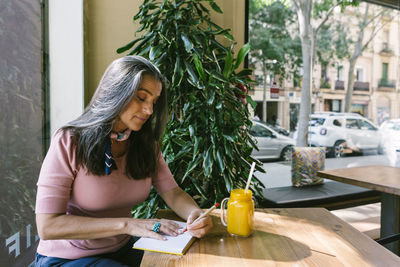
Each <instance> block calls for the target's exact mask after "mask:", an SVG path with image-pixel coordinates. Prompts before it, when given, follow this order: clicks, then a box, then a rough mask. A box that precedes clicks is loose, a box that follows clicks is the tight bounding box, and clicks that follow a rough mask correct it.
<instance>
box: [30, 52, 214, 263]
mask: <svg viewBox="0 0 400 267" xmlns="http://www.w3.org/2000/svg"><path fill="white" fill-rule="evenodd" d="M165 118H166V89H165V84H164V82H163V78H162V75H161V73H160V71H159V70H158V69H157V67H155V66H154V65H153V64H151V63H150V62H149V61H147V60H146V59H144V58H142V57H139V56H126V57H123V58H120V59H117V60H115V61H114V62H113V63H112V64H111V65H110V66H109V67H108V68H107V70H106V72H105V73H104V75H103V78H102V79H101V81H100V84H99V86H98V88H97V90H96V93H95V95H94V96H93V98H92V100H91V102H90V104H89V106H88V107H87V108H86V109H85V111H84V112H83V114H82V115H81V116H80V117H78V118H77V119H76V120H74V121H72V122H70V123H69V124H67V125H66V126H64V127H63V128H61V129H60V130H58V131H57V132H56V133H55V134H54V135H53V138H52V142H51V145H50V148H49V151H48V153H47V155H46V158H45V160H44V162H43V165H42V169H41V171H40V176H39V181H38V191H37V198H36V223H37V228H38V233H39V236H40V239H41V240H40V242H39V246H38V249H37V257H36V266H53V265H57V266H89V265H90V266H126V265H139V264H140V260H141V255H142V254H141V253H140V252H138V251H137V250H133V249H131V247H132V243H133V242H134V240H135V237H141V236H145V237H152V238H156V239H163V236H162V235H161V233H165V234H168V235H172V236H176V235H178V234H180V233H181V231H182V229H180V228H179V226H178V225H177V224H176V223H174V222H172V221H169V220H163V219H162V220H156V219H147V220H143V219H132V218H131V209H132V207H133V206H134V205H136V204H138V203H140V202H142V201H144V200H145V199H146V198H147V197H148V195H149V192H150V188H151V186H154V188H155V189H156V190H157V192H158V193H159V194H160V195H161V197H162V198H163V199H164V200H165V202H166V203H167V205H168V206H169V207H170V208H171V209H172V210H174V211H175V213H177V214H178V215H179V216H180V217H182V218H184V219H186V220H187V224H188V227H187V228H188V231H189V233H190V234H192V235H193V236H196V237H202V236H204V235H205V234H206V233H207V232H208V231H209V230H210V228H211V227H212V221H211V219H210V218H209V217H205V218H204V219H201V220H200V221H199V222H196V223H192V222H193V221H194V220H195V219H196V218H197V217H199V216H200V215H201V213H202V211H201V209H200V208H199V207H198V206H197V205H196V203H195V202H194V201H193V200H192V198H190V196H189V195H188V194H186V193H185V192H184V191H183V190H182V189H180V188H179V187H178V185H177V184H176V182H175V180H174V179H173V177H172V174H171V172H170V170H169V169H168V166H167V164H166V163H165V161H164V159H163V157H162V154H161V152H160V138H161V136H162V133H163V130H164V124H165ZM136 239H137V238H136ZM124 264H125V265H124Z"/></svg>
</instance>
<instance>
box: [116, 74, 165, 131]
mask: <svg viewBox="0 0 400 267" xmlns="http://www.w3.org/2000/svg"><path fill="white" fill-rule="evenodd" d="M161 90H162V84H161V82H159V81H158V80H156V79H154V78H153V77H152V76H150V75H148V74H144V75H143V77H142V81H141V83H140V85H139V88H138V89H137V91H136V93H135V95H134V96H133V98H132V100H131V102H130V103H129V104H128V105H127V106H126V108H125V109H124V110H123V111H122V112H121V114H119V118H120V120H118V121H117V122H116V123H115V124H114V127H113V130H114V131H116V132H120V131H124V130H125V129H127V128H129V129H131V130H133V131H139V130H140V129H141V128H142V126H143V124H144V123H145V122H146V121H147V120H148V119H149V117H150V116H151V114H153V105H155V104H156V102H157V100H158V98H159V97H160V94H161Z"/></svg>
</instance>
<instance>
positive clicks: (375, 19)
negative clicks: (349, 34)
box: [344, 4, 393, 112]
mask: <svg viewBox="0 0 400 267" xmlns="http://www.w3.org/2000/svg"><path fill="white" fill-rule="evenodd" d="M390 14H391V11H390V10H389V9H387V8H384V7H371V6H370V5H369V4H365V11H364V13H363V15H362V16H356V17H358V18H359V21H358V23H357V26H358V28H357V31H358V34H357V40H355V41H354V40H351V41H352V43H354V45H353V47H352V49H353V52H352V53H351V56H350V57H349V72H348V81H347V91H346V99H345V108H344V111H345V112H351V99H352V96H353V89H354V79H355V77H354V68H355V65H356V63H357V60H358V58H359V57H360V56H361V55H362V53H363V52H364V51H365V50H366V49H367V47H368V45H369V44H370V43H371V41H372V40H373V39H374V38H375V36H376V35H377V33H378V32H379V31H380V30H381V29H382V28H383V27H384V26H385V25H386V24H387V23H389V22H391V21H392V20H393V17H392V16H390ZM352 18H353V17H352ZM367 28H369V29H370V31H371V33H370V34H369V36H368V37H367V38H365V30H366V29H367Z"/></svg>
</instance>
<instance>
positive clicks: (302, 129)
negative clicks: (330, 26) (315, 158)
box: [292, 0, 358, 146]
mask: <svg viewBox="0 0 400 267" xmlns="http://www.w3.org/2000/svg"><path fill="white" fill-rule="evenodd" d="M292 3H293V6H294V8H295V10H296V13H297V18H298V23H299V32H300V40H301V48H302V58H303V84H302V89H301V103H300V112H299V126H298V134H297V140H296V144H297V146H306V145H307V133H308V121H309V115H310V111H311V90H312V87H311V86H312V71H313V65H314V60H315V51H316V49H315V47H316V40H317V36H318V33H319V31H320V29H321V27H323V26H324V25H325V23H326V22H327V21H328V19H329V17H330V16H331V14H332V12H333V10H334V9H335V7H337V6H340V7H341V8H342V9H343V8H345V7H346V6H348V5H357V4H358V2H357V1H351V0H349V1H346V0H320V1H313V0H292Z"/></svg>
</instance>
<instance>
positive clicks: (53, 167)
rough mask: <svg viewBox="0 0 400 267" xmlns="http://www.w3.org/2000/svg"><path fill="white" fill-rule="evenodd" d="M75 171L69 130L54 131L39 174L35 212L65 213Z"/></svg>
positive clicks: (73, 151)
mask: <svg viewBox="0 0 400 267" xmlns="http://www.w3.org/2000/svg"><path fill="white" fill-rule="evenodd" d="M76 173H77V168H76V164H75V149H74V146H73V144H72V137H71V134H70V132H69V131H61V130H58V131H56V132H55V133H54V135H53V137H52V141H51V144H50V148H49V151H48V152H47V155H46V157H45V159H44V161H43V164H42V168H41V170H40V174H39V180H38V183H37V194H36V207H35V212H36V213H66V211H67V204H68V201H69V199H70V197H71V188H72V183H73V181H74V178H75V176H76Z"/></svg>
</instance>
